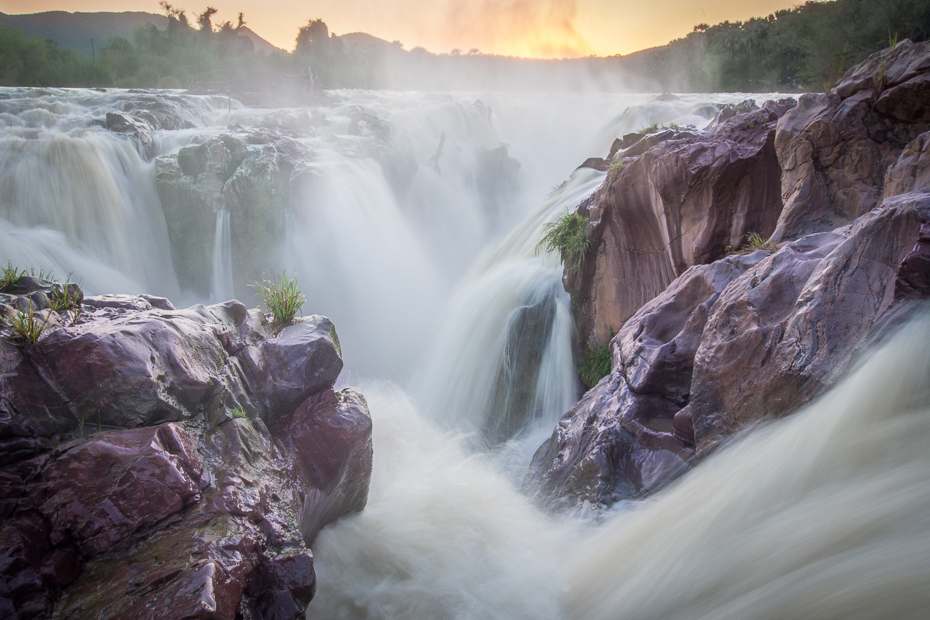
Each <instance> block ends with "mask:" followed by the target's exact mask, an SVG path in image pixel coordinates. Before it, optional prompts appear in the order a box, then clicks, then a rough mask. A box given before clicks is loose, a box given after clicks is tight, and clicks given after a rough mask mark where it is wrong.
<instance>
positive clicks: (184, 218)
mask: <svg viewBox="0 0 930 620" xmlns="http://www.w3.org/2000/svg"><path fill="white" fill-rule="evenodd" d="M288 145H289V142H287V141H285V144H284V146H285V147H287V146H288ZM292 168H293V164H292V162H291V160H290V159H289V158H288V156H287V155H286V154H282V152H281V151H280V150H279V149H277V148H275V146H274V145H270V146H266V147H265V148H263V149H260V150H259V149H254V148H248V147H247V146H246V144H245V143H244V142H243V141H242V140H240V139H239V138H237V137H235V136H230V135H221V136H217V137H214V138H210V139H209V140H207V141H206V142H204V143H203V144H199V145H194V146H189V147H185V148H183V149H181V150H180V151H178V153H177V154H176V155H163V156H161V157H159V158H157V159H156V187H157V189H158V195H159V198H160V200H161V203H162V209H163V211H164V213H165V221H166V223H167V225H168V237H169V240H170V242H171V252H172V260H173V262H174V266H175V269H176V271H177V273H178V280H179V284H180V285H181V287H182V288H183V289H185V290H189V291H191V292H194V293H196V294H197V295H198V296H200V297H204V298H206V297H209V296H210V294H211V292H213V291H212V290H211V289H212V284H213V283H212V276H213V245H214V237H215V234H216V226H217V214H218V212H219V211H220V210H221V209H224V208H225V209H228V211H229V215H230V231H229V232H230V242H231V254H232V261H233V269H234V273H236V274H239V275H240V277H242V278H243V279H245V280H249V279H251V280H258V279H259V276H260V275H261V272H262V269H263V268H266V266H267V265H270V264H274V263H276V262H277V257H276V248H277V247H278V246H279V245H280V243H282V242H283V240H284V235H285V232H284V227H285V213H286V209H287V204H288V196H289V190H288V181H289V178H290V174H291V170H292Z"/></svg>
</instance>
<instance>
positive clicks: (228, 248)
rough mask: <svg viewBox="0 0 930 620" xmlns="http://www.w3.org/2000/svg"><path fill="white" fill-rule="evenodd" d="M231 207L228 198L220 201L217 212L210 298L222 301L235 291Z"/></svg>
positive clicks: (229, 297)
mask: <svg viewBox="0 0 930 620" xmlns="http://www.w3.org/2000/svg"><path fill="white" fill-rule="evenodd" d="M230 234H231V233H230V229H229V209H227V208H226V200H225V199H223V200H221V201H220V209H219V211H217V212H216V232H215V233H214V235H213V282H212V284H211V286H210V299H211V300H212V301H215V302H222V301H224V300H227V299H231V298H232V296H233V291H235V288H234V285H233V269H232V241H231V240H230Z"/></svg>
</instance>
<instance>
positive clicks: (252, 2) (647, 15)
mask: <svg viewBox="0 0 930 620" xmlns="http://www.w3.org/2000/svg"><path fill="white" fill-rule="evenodd" d="M799 2H800V0H795V1H794V2H792V1H790V0H651V1H649V0H316V1H314V2H308V1H306V0H202V1H196V2H191V1H190V0H175V2H173V4H174V5H175V6H177V7H179V8H183V9H185V10H186V11H187V13H188V15H191V16H193V15H195V14H196V13H199V12H201V11H202V10H203V9H204V8H205V7H206V6H208V5H209V6H214V7H216V8H217V9H219V13H218V14H217V17H216V18H215V19H214V23H218V22H221V21H224V20H227V19H229V20H231V21H233V22H235V21H236V15H237V14H238V12H239V11H242V12H244V13H245V20H246V23H247V24H248V25H249V27H250V28H252V30H254V31H255V32H257V33H258V34H259V35H261V36H262V37H264V38H265V39H267V40H268V41H270V42H271V43H273V44H275V45H277V46H278V47H281V48H284V49H288V50H290V49H293V47H294V38H295V37H296V36H297V28H298V27H299V26H301V25H303V24H305V23H306V22H307V20H308V19H310V18H314V19H315V18H320V19H322V20H323V21H325V22H326V24H327V25H328V26H329V29H330V31H331V32H335V33H336V34H345V33H347V32H359V31H361V32H368V33H370V34H373V35H375V36H378V37H381V38H382V39H387V40H389V41H394V40H399V41H401V42H402V43H403V44H404V47H405V48H406V49H412V48H413V47H416V46H422V47H425V48H426V49H428V50H430V51H432V52H448V51H450V50H452V49H454V48H459V49H461V50H463V51H468V50H470V49H472V48H477V49H480V50H481V51H482V52H485V53H495V54H507V55H514V56H529V57H547V58H551V57H565V56H586V55H589V54H597V55H599V56H608V55H612V54H628V53H630V52H633V51H636V50H639V49H644V48H647V47H653V46H656V45H662V44H665V43H668V42H669V41H670V40H672V39H676V38H678V37H682V36H685V35H686V34H687V33H688V32H691V30H692V29H693V27H694V25H695V24H699V23H702V22H703V23H708V24H716V23H718V22H722V21H724V20H730V21H735V20H740V21H742V20H746V19H748V18H750V17H757V16H762V15H768V14H769V13H772V12H774V11H775V10H776V9H783V8H789V7H791V6H793V5H794V4H798V3H799ZM54 10H62V11H147V12H150V13H160V12H161V10H160V9H159V7H158V2H157V0H0V11H2V12H4V13H37V12H41V11H54Z"/></svg>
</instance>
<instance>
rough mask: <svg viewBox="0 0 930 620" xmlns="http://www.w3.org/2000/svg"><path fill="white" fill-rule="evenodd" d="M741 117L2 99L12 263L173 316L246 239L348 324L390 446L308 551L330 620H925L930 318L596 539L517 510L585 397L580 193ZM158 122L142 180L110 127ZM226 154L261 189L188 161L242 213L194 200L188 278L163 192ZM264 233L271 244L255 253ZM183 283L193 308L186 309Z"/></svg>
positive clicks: (132, 154)
mask: <svg viewBox="0 0 930 620" xmlns="http://www.w3.org/2000/svg"><path fill="white" fill-rule="evenodd" d="M742 98H743V97H742V96H740V95H713V96H710V97H708V96H706V95H683V96H682V97H681V99H680V100H678V101H670V102H657V101H654V97H653V96H651V95H635V96H627V95H613V94H609V95H608V94H592V93H588V94H584V95H569V94H564V95H563V94H547V95H544V96H542V95H532V94H500V93H480V94H478V93H473V94H468V93H455V94H446V93H391V92H367V91H333V92H329V93H328V97H327V99H326V102H325V103H314V104H313V105H312V106H310V107H307V108H294V109H288V110H267V109H258V108H250V107H248V106H247V105H243V104H240V103H238V102H236V101H233V100H229V99H227V98H226V97H204V96H196V95H190V94H181V93H176V92H170V93H169V92H157V91H151V92H141V93H140V92H128V91H118V90H111V91H108V92H96V91H84V90H74V91H64V90H54V89H50V90H49V89H43V90H34V89H2V97H0V263H2V264H5V263H6V261H11V262H13V263H14V264H16V265H17V266H19V267H21V268H30V267H34V268H40V267H42V268H46V269H48V268H53V269H54V270H55V272H56V274H57V275H58V276H59V277H62V278H63V277H65V276H66V275H67V274H68V273H73V275H72V280H80V281H82V283H83V284H84V286H85V288H86V289H87V291H88V292H89V293H109V292H125V293H140V292H146V293H153V294H162V295H166V296H168V297H170V298H172V299H173V300H174V301H175V302H176V303H177V304H178V305H182V304H184V303H188V302H205V301H208V299H205V297H207V295H208V294H209V296H210V298H213V299H215V300H223V299H225V298H227V297H231V296H232V295H233V294H235V292H236V291H235V287H234V283H236V282H242V281H243V280H245V279H246V278H247V277H254V276H250V275H249V274H247V273H239V272H237V271H236V270H237V269H238V270H245V268H244V267H242V265H243V264H244V255H245V251H244V250H243V249H242V248H244V247H246V245H247V241H248V239H249V238H250V237H249V236H248V235H247V234H244V233H250V232H255V233H256V235H255V236H254V237H251V239H253V241H254V242H255V243H256V245H257V244H259V243H266V242H267V243H268V244H269V245H271V246H272V247H273V250H274V251H273V252H269V253H267V255H262V256H261V259H262V260H266V261H267V265H266V264H264V263H263V264H252V265H250V266H249V268H250V269H253V270H255V269H257V270H259V271H258V272H259V273H260V270H261V269H265V270H266V271H268V270H270V271H275V270H276V269H278V268H280V267H287V273H288V275H289V276H290V275H293V276H296V277H297V278H298V280H299V283H300V285H301V287H302V289H303V292H304V294H305V295H306V298H307V301H306V304H305V306H304V311H305V312H308V313H321V314H326V315H328V316H330V317H331V318H332V319H333V320H334V322H335V325H336V328H337V330H338V333H339V338H340V341H341V344H342V349H343V353H344V356H345V360H346V371H345V372H344V373H343V375H342V377H341V378H340V385H355V386H358V387H360V388H361V389H362V391H363V392H364V393H365V394H366V397H367V399H368V402H369V404H370V407H371V411H372V415H373V418H374V442H375V445H374V449H375V462H374V474H373V480H372V487H371V493H370V500H369V504H368V507H367V508H366V509H365V510H364V511H363V512H361V513H359V514H357V515H355V516H352V517H349V518H344V519H342V520H340V521H339V522H337V523H335V524H333V525H331V526H329V527H327V528H325V529H324V530H323V531H322V532H321V533H320V535H319V537H318V539H317V540H316V541H315V542H314V544H313V551H314V554H315V557H316V564H315V566H316V570H317V572H318V578H319V579H318V582H319V591H318V594H317V596H316V598H315V600H314V601H313V603H312V604H311V610H310V615H311V616H316V617H321V618H404V619H407V618H412V619H419V618H423V619H426V618H430V619H432V618H437V619H445V618H449V619H453V618H454V619H459V618H461V619H471V618H474V619H479V618H480V619H485V618H501V619H508V620H509V619H514V618H517V619H519V618H526V619H527V620H530V619H534V620H535V619H552V620H561V619H565V620H568V619H571V620H584V619H588V618H590V619H596V618H607V617H611V618H613V617H618V616H620V617H625V618H631V619H643V620H645V619H648V618H663V619H665V618H669V619H673V618H726V617H728V616H732V617H739V618H758V619H767V618H786V617H796V618H841V617H842V618H844V619H845V618H877V617H895V618H918V617H922V616H923V615H925V614H926V612H925V610H926V609H927V607H928V604H930V600H928V599H930V593H928V589H927V588H926V583H928V582H930V563H928V560H927V558H930V549H928V545H930V537H928V536H927V532H928V531H930V517H928V515H930V484H928V483H927V482H926V480H927V476H926V473H927V471H930V467H928V466H930V463H928V456H927V452H926V448H925V446H926V445H927V443H928V442H930V402H928V394H930V380H928V371H930V358H928V354H927V351H930V346H928V345H930V342H928V341H927V338H928V336H927V334H928V333H930V329H928V327H930V323H928V321H927V320H924V321H922V322H919V323H917V324H916V325H913V326H911V327H910V328H908V331H907V332H906V333H905V334H903V335H902V336H901V337H900V338H899V339H897V340H896V341H895V342H894V343H893V344H892V345H890V346H889V347H888V348H886V349H885V350H883V351H881V352H880V353H877V354H875V355H873V356H872V357H871V358H870V359H869V360H868V361H867V362H866V363H865V364H864V365H863V366H862V367H861V368H860V369H859V370H858V371H856V372H855V373H854V374H853V375H851V377H850V378H849V379H848V380H847V381H846V382H844V383H843V384H841V385H840V386H838V387H837V388H836V389H835V390H834V391H833V392H832V393H831V394H830V395H829V396H827V397H825V398H824V399H822V400H821V401H820V402H818V403H817V404H815V405H813V406H811V407H810V408H808V409H807V410H806V411H805V412H802V413H800V414H797V415H795V416H792V417H791V418H788V419H785V420H781V421H777V422H774V423H771V424H769V425H767V426H764V427H761V428H758V429H755V430H753V431H752V432H749V433H747V434H746V436H745V437H742V438H738V439H737V440H735V441H733V442H732V444H731V445H730V446H728V447H727V448H726V449H724V450H722V451H720V452H718V453H716V454H714V455H713V456H711V457H710V458H708V459H707V460H706V461H705V462H702V463H701V464H700V465H699V466H697V467H696V468H695V469H694V470H693V471H692V472H691V473H689V474H688V475H686V476H685V477H683V478H682V479H680V480H679V481H678V482H676V483H674V484H673V485H671V486H670V487H668V488H667V489H665V490H664V491H662V492H661V493H659V494H658V495H656V496H654V497H652V498H650V499H647V500H646V501H643V502H639V503H632V502H627V503H622V504H620V505H618V506H616V507H615V508H614V509H613V510H612V511H610V512H608V513H607V514H606V515H603V516H602V518H601V520H600V521H599V522H596V523H595V522H592V521H589V520H580V519H579V518H577V517H554V516H552V515H547V514H544V513H542V512H541V511H540V510H539V509H538V508H537V507H536V506H534V505H533V503H532V502H531V501H530V500H529V499H528V498H526V497H525V496H523V495H522V494H521V493H520V492H519V488H520V482H521V478H522V476H523V474H524V473H525V471H526V466H527V463H528V462H529V460H530V456H531V455H532V452H533V450H535V449H536V448H537V447H538V446H539V445H540V443H541V441H542V440H543V439H544V438H545V437H547V436H548V435H550V434H551V433H552V430H553V428H554V427H555V425H556V424H557V423H558V420H559V418H560V416H562V415H563V414H564V413H565V412H566V411H567V410H568V409H569V408H570V407H571V406H572V404H573V403H574V402H575V401H576V399H577V398H578V396H579V393H580V386H579V385H578V380H577V377H576V374H575V365H574V361H573V359H572V350H573V338H574V334H573V330H574V321H573V318H572V315H571V312H572V310H571V303H570V299H569V297H568V295H567V294H566V293H565V291H564V290H563V287H562V284H561V277H562V266H561V265H560V264H559V262H558V257H557V256H554V255H550V254H547V253H545V252H543V251H539V250H538V248H537V246H538V244H539V240H540V238H541V237H542V235H543V234H544V231H545V227H546V225H547V223H550V222H553V221H555V220H556V219H557V218H558V217H560V216H561V215H562V214H563V213H565V212H567V211H569V210H571V209H574V208H576V207H577V205H578V204H579V203H580V202H581V201H582V200H584V199H585V198H586V197H588V196H589V195H590V194H591V193H592V192H594V191H595V190H596V188H597V187H598V186H599V185H600V184H601V183H602V182H603V179H604V173H603V172H597V171H595V170H592V169H588V168H582V169H577V170H576V169H575V168H576V166H577V165H578V164H579V163H580V162H582V161H584V160H585V159H587V158H588V157H592V156H604V155H606V153H607V151H608V149H609V148H610V145H611V142H612V141H613V139H614V138H615V137H617V136H618V135H622V134H624V133H628V132H633V131H636V130H639V129H640V128H642V127H643V126H646V125H651V124H653V123H677V124H688V123H693V124H695V125H697V126H699V127H700V126H702V125H703V124H705V123H706V122H707V116H708V110H709V107H708V106H711V107H713V106H712V105H711V104H713V105H719V104H721V103H735V102H738V101H740V100H741V99H742ZM764 98H765V95H759V96H758V99H759V100H760V101H761V100H762V99H764ZM140 109H145V110H152V109H157V110H158V111H159V113H164V114H166V115H169V116H170V118H172V119H174V120H173V121H172V122H173V123H174V125H172V127H173V128H161V129H158V130H156V131H154V132H153V133H152V135H151V138H152V142H151V151H152V152H151V153H148V154H147V153H145V152H142V154H140V152H141V151H140V148H139V146H138V145H137V144H136V143H135V142H134V141H133V139H132V138H131V137H130V136H128V135H119V134H116V133H113V132H110V131H107V130H106V129H105V122H104V119H105V117H106V113H107V112H110V111H121V112H123V113H125V114H132V113H133V111H136V110H140ZM282 119H283V120H282ZM215 138H222V140H226V142H223V145H222V146H220V145H219V142H222V140H216V139H215ZM211 139H212V141H211ZM208 142H210V144H211V145H212V146H211V147H210V148H211V149H213V150H209V152H208V149H206V148H204V149H202V150H203V152H204V153H206V155H204V157H207V156H208V155H210V154H211V153H213V154H216V153H220V152H221V151H222V149H224V148H226V149H227V150H228V152H230V153H232V152H233V151H235V150H236V148H237V147H236V144H240V145H244V146H241V149H240V152H239V154H238V155H236V157H239V156H242V159H241V161H244V162H248V163H249V166H246V167H247V168H248V170H244V171H243V172H242V174H241V175H240V174H239V173H236V174H233V172H232V171H231V170H227V169H226V168H224V166H226V164H223V165H219V164H217V161H218V160H209V161H208V160H206V159H205V160H204V161H199V160H198V161H194V160H193V157H194V156H193V155H191V157H192V159H190V160H189V161H187V162H186V164H185V165H187V166H188V171H190V170H193V172H190V174H188V173H187V172H185V173H184V175H180V173H178V174H179V175H180V176H184V178H183V179H182V180H181V182H180V183H179V185H178V186H177V187H179V188H181V189H182V190H184V191H187V189H188V188H190V187H193V186H194V185H195V184H196V183H197V182H198V181H197V177H198V175H200V174H205V172H204V171H209V172H210V174H212V175H213V177H211V179H210V183H213V184H214V185H211V186H209V187H208V188H207V189H209V190H210V192H214V193H210V192H205V193H203V194H197V196H199V197H201V198H202V196H203V195H206V196H208V197H209V196H215V195H217V193H216V192H219V195H221V196H223V201H222V203H221V204H220V206H219V208H218V209H217V211H216V212H215V213H214V212H213V210H212V209H213V208H214V207H213V203H210V204H206V202H204V204H203V205H200V203H197V204H198V205H199V206H204V208H203V209H202V210H196V209H192V211H196V213H183V214H182V215H191V216H192V217H191V221H195V222H196V223H197V226H198V228H197V231H198V232H197V235H196V237H191V239H192V241H191V243H192V244H193V247H196V248H197V249H198V250H202V253H200V254H198V255H197V256H198V257H202V258H203V259H204V260H202V261H199V262H198V263H197V264H196V265H194V267H191V266H190V265H189V264H187V265H181V261H180V259H174V262H173V259H172V258H171V257H172V251H173V250H176V248H172V247H171V244H170V242H169V228H168V222H169V221H170V220H169V219H168V218H166V215H165V213H166V210H165V207H164V206H163V205H162V204H161V202H160V199H159V193H158V191H157V185H156V184H157V183H158V179H157V178H156V164H157V162H159V161H160V162H164V161H166V159H170V158H172V157H174V158H175V159H174V160H175V161H178V153H179V151H180V150H181V149H183V148H185V147H190V146H197V145H202V144H206V143H208ZM194 150H196V149H191V152H192V151H194ZM244 150H248V152H249V154H248V155H243V154H242V152H241V151H244ZM195 155H196V154H195ZM153 157H154V158H156V161H155V162H153V160H152V158H153ZM159 157H162V159H157V158H159ZM233 160H234V158H230V159H229V161H233ZM235 161H236V162H239V161H240V160H238V159H236V160H235ZM236 165H238V164H236ZM229 167H233V164H229ZM177 170H180V164H178V166H177ZM281 171H283V172H281ZM248 174H254V175H255V176H256V177H258V176H260V175H268V176H271V175H276V174H281V175H282V178H283V179H284V181H282V182H281V183H280V184H275V183H277V179H278V177H275V179H276V181H275V183H269V184H267V185H262V186H261V187H273V188H274V189H275V191H278V190H279V189H280V194H276V199H277V198H278V197H280V198H281V200H280V201H278V202H274V203H273V204H271V203H269V204H271V206H268V205H265V207H267V210H265V211H257V210H256V209H253V210H252V211H249V208H250V204H249V202H248V200H249V199H251V200H256V198H255V195H256V193H257V192H256V191H254V188H255V187H257V186H258V185H257V184H254V185H249V183H250V178H247V177H248ZM224 175H225V176H224ZM230 175H232V176H230ZM262 178H265V177H262ZM185 184H187V185H185ZM204 187H206V186H204ZM214 190H215V191H214ZM197 191H199V190H197ZM250 192H251V193H250ZM191 194H192V195H194V194H196V192H195V191H193V190H192V192H191ZM227 198H228V199H229V204H228V205H227V204H226V202H225V200H226V199H227ZM199 199H200V198H198V200H199ZM194 202H196V201H194ZM207 202H208V201H207ZM178 204H182V202H181V201H178ZM183 204H187V203H183ZM282 205H283V206H282ZM251 206H253V207H254V205H251ZM272 207H273V208H272ZM275 209H277V210H275ZM282 209H283V211H282ZM231 212H232V215H234V216H235V217H231ZM250 213H251V214H253V215H254V214H255V213H261V214H262V217H264V214H266V213H268V214H271V216H273V217H274V218H279V219H278V220H275V223H274V225H272V224H270V223H269V224H268V226H267V227H265V224H266V222H265V221H264V220H262V218H261V217H257V216H256V217H255V218H254V219H251V220H248V221H249V222H251V224H250V225H251V226H253V227H254V228H253V229H246V230H239V229H236V226H237V223H238V222H239V221H240V218H241V217H244V215H247V214H250ZM175 215H177V214H175ZM194 216H196V217H194ZM214 218H215V219H214ZM176 221H177V220H176ZM170 230H172V231H173V233H172V234H174V233H176V232H177V231H176V229H170ZM211 235H212V236H211ZM262 235H265V237H262ZM233 239H235V240H236V261H233V260H232V255H231V254H232V253H231V248H232V240H233ZM243 239H245V241H242V240H243ZM268 239H271V241H268ZM211 242H212V246H211V245H210V244H211ZM210 248H212V254H210V253H209V251H210ZM211 259H212V261H211ZM198 260H199V259H198ZM192 268H200V269H202V272H201V273H198V274H197V275H198V277H200V278H201V279H199V280H197V281H198V283H200V284H198V287H199V288H198V289H197V290H198V291H199V292H198V293H197V294H196V295H195V294H191V293H189V292H187V291H185V292H182V291H180V290H179V288H180V287H179V285H178V281H179V279H178V276H179V275H190V274H189V273H186V272H185V269H192ZM176 270H177V273H176ZM208 288H209V291H207V289H208ZM182 295H185V297H182ZM250 301H252V300H250Z"/></svg>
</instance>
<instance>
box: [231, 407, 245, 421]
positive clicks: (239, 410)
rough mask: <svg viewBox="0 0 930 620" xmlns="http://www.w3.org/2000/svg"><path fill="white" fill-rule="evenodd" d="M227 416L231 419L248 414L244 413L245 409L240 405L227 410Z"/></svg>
mask: <svg viewBox="0 0 930 620" xmlns="http://www.w3.org/2000/svg"><path fill="white" fill-rule="evenodd" d="M228 413H229V417H231V418H233V419H241V418H247V417H248V416H247V415H246V413H245V409H243V408H242V407H234V408H232V409H230V410H229V411H228Z"/></svg>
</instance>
